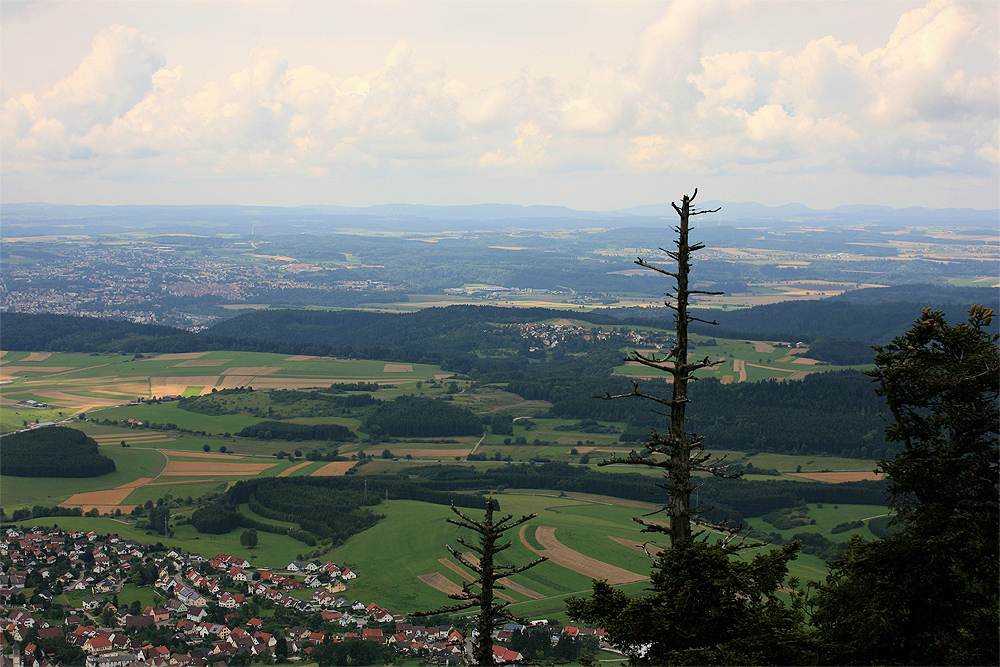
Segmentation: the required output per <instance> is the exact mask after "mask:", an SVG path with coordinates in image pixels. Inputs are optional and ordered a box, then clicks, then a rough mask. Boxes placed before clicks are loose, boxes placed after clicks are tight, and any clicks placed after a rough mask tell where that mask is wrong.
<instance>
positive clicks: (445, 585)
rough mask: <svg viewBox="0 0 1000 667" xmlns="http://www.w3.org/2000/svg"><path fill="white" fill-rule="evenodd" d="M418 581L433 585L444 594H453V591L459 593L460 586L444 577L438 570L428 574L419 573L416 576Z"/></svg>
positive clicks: (460, 590)
mask: <svg viewBox="0 0 1000 667" xmlns="http://www.w3.org/2000/svg"><path fill="white" fill-rule="evenodd" d="M417 579H419V580H420V581H422V582H424V583H425V584H427V585H428V586H433V587H434V588H436V589H438V590H439V591H441V592H442V593H444V594H445V595H454V594H455V593H461V592H462V587H461V586H459V585H458V584H456V583H454V582H453V581H451V580H450V579H448V578H447V577H445V576H444V575H443V574H441V573H440V572H432V573H430V574H421V575H420V576H418V577H417Z"/></svg>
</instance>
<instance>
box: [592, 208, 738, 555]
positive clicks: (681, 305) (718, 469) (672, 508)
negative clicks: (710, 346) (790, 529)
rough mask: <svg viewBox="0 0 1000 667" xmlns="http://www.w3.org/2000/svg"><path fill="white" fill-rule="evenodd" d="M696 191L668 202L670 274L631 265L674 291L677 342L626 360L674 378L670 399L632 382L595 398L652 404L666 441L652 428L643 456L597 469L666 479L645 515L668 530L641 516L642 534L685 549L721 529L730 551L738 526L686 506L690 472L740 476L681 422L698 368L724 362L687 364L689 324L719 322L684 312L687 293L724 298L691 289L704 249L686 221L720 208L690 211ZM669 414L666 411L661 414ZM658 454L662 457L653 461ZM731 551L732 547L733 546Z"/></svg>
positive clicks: (672, 304)
mask: <svg viewBox="0 0 1000 667" xmlns="http://www.w3.org/2000/svg"><path fill="white" fill-rule="evenodd" d="M697 196H698V190H697V189H695V191H694V194H693V195H691V196H690V197H689V196H688V195H684V198H683V199H681V205H680V206H678V205H677V204H675V203H671V206H673V207H674V210H675V211H677V215H678V216H679V217H680V222H679V224H678V225H677V226H676V227H673V230H674V231H675V232H676V233H677V239H676V240H675V241H674V245H675V246H676V250H666V249H664V248H660V250H662V251H663V252H664V253H666V255H667V256H668V257H669V258H670V259H672V260H674V262H675V263H676V269H675V270H668V269H666V268H663V267H662V266H658V265H656V264H652V263H650V262H648V261H646V260H645V259H643V258H642V257H639V258H638V259H637V260H636V262H635V263H636V264H638V265H639V266H642V267H645V268H647V269H652V270H653V271H656V272H657V273H662V274H663V275H665V276H669V277H671V278H673V279H674V281H675V285H674V292H673V293H669V292H668V293H667V294H666V297H667V300H666V301H665V302H664V304H665V305H666V306H667V307H668V308H670V309H672V310H673V311H674V322H675V329H676V342H675V343H674V345H673V347H672V348H671V350H670V351H669V352H668V353H667V354H666V355H660V356H657V354H656V353H649V354H645V353H642V352H638V351H636V350H631V351H630V352H629V354H628V356H627V357H626V358H625V360H626V361H634V362H637V363H639V364H642V365H643V366H648V367H649V368H655V369H658V370H661V371H664V372H666V373H669V374H670V375H672V376H673V385H672V393H671V396H670V398H665V397H662V396H655V395H653V394H649V393H646V392H644V391H641V390H640V389H639V384H638V383H637V382H635V381H634V380H633V382H632V391H630V392H629V393H627V394H619V395H616V396H613V395H611V394H610V393H607V394H605V395H604V396H599V397H598V398H602V399H604V400H614V399H619V398H627V397H639V398H643V399H646V400H649V401H653V402H654V403H657V404H658V405H659V406H662V408H660V409H657V408H654V409H653V412H655V413H656V414H658V415H662V416H667V417H669V418H670V425H669V427H668V430H667V434H666V436H662V435H660V434H659V433H658V432H657V431H656V430H655V429H651V430H650V436H649V441H648V442H647V444H646V449H648V450H649V452H650V454H649V455H648V456H645V457H643V456H637V455H632V456H629V457H625V458H619V457H614V458H611V459H608V460H606V461H602V462H601V464H600V465H611V464H613V463H631V464H641V465H646V466H652V467H656V468H661V469H663V471H664V473H665V475H666V477H667V480H666V482H665V483H659V484H657V486H658V487H659V488H661V489H664V490H665V491H666V492H667V504H666V506H665V507H663V508H661V509H659V510H657V511H656V512H653V513H651V514H647V515H645V517H649V516H652V515H655V514H664V515H666V517H667V518H668V519H669V524H668V525H663V524H662V523H658V522H655V521H652V520H648V519H646V518H644V517H635V518H634V520H635V521H637V522H638V523H640V524H642V525H643V526H644V528H643V532H657V533H665V534H666V535H668V536H669V538H670V544H671V546H678V545H681V544H688V543H690V542H692V541H693V540H694V539H695V538H697V537H698V536H699V535H701V534H702V533H704V532H705V529H707V528H712V529H715V530H721V531H722V532H723V533H724V534H725V535H726V537H725V538H724V539H723V544H724V546H727V547H729V546H730V544H731V542H732V540H733V539H734V538H735V537H736V535H737V534H738V532H739V530H740V529H741V528H742V526H739V527H736V528H733V527H726V526H723V525H718V524H713V523H711V522H709V521H708V520H707V519H705V518H704V517H703V516H702V514H703V513H704V512H706V511H708V509H711V508H707V509H702V508H699V507H692V506H691V496H692V494H693V493H694V491H695V490H696V489H697V487H696V486H693V485H692V477H691V473H692V472H694V471H703V472H708V473H710V474H712V475H714V476H716V477H724V478H734V477H739V475H740V474H742V473H737V474H729V473H727V472H726V470H727V469H728V468H729V466H728V465H727V464H725V463H724V460H725V456H723V457H721V458H715V457H713V456H712V455H711V454H710V453H709V452H708V451H706V449H705V446H704V445H703V444H702V436H699V435H696V434H694V433H689V432H688V431H687V430H686V428H685V418H686V414H685V413H686V410H687V404H688V403H689V402H690V399H689V398H688V385H689V384H690V383H691V382H694V381H695V380H696V379H697V378H696V377H695V376H694V373H695V371H697V370H699V369H702V368H712V367H714V366H718V365H720V364H722V363H723V361H724V360H722V359H717V360H711V359H709V358H708V357H704V358H702V359H698V360H693V361H692V360H689V359H688V325H689V324H690V323H692V322H703V323H705V324H718V322H714V321H708V320H703V319H701V318H698V317H695V316H693V315H690V314H689V313H688V306H689V304H690V299H691V295H692V294H723V292H708V291H704V290H695V289H691V287H690V272H691V253H693V252H696V251H698V250H701V249H702V248H704V247H705V246H704V244H701V243H695V244H691V243H690V242H689V240H688V235H689V232H690V231H691V227H690V220H691V218H692V217H694V216H697V215H703V214H705V213H715V212H717V211H719V210H720V209H717V208H716V209H711V210H698V209H696V208H694V207H693V206H692V202H694V199H695V197H697ZM663 409H669V412H665V411H662V410H663ZM656 454H660V455H662V456H663V457H664V458H656V457H655V455H656ZM693 525H694V526H700V527H701V530H697V531H696V530H694V529H693V528H692V526H693ZM733 548H735V547H733Z"/></svg>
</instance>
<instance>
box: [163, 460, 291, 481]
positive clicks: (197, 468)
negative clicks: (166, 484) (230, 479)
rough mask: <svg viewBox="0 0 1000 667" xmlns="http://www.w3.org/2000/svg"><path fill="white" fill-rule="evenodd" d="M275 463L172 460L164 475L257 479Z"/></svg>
mask: <svg viewBox="0 0 1000 667" xmlns="http://www.w3.org/2000/svg"><path fill="white" fill-rule="evenodd" d="M274 465H275V464H274V463H232V462H229V461H178V460H177V459H174V458H171V459H170V463H168V464H167V469H166V470H164V471H163V474H164V475H174V476H201V477H205V476H217V475H227V476H229V475H231V476H237V477H256V476H257V475H259V474H260V473H262V472H263V471H265V470H267V469H268V468H272V467H274Z"/></svg>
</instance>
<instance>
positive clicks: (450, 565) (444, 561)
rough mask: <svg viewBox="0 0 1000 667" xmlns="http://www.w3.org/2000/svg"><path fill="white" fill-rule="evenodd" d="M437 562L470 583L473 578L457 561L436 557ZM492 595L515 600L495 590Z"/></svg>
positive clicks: (509, 600) (511, 600)
mask: <svg viewBox="0 0 1000 667" xmlns="http://www.w3.org/2000/svg"><path fill="white" fill-rule="evenodd" d="M438 562H439V563H441V564H442V565H444V566H445V567H446V568H448V569H449V570H451V571H452V572H454V573H455V574H457V575H458V576H460V577H462V578H463V579H465V580H466V581H468V582H469V583H472V582H473V581H474V580H475V577H473V576H472V575H471V574H469V573H468V571H467V570H465V569H464V568H462V566H461V565H459V564H458V563H455V562H452V561H450V560H448V559H447V558H438ZM493 595H495V596H497V597H498V598H500V599H501V600H506V601H507V602H515V600H514V598H512V597H511V596H509V595H505V594H503V593H501V592H499V591H497V590H494V591H493Z"/></svg>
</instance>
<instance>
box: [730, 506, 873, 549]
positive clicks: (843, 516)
mask: <svg viewBox="0 0 1000 667" xmlns="http://www.w3.org/2000/svg"><path fill="white" fill-rule="evenodd" d="M820 505H822V506H820ZM806 507H808V508H809V518H810V519H815V520H816V524H815V525H811V524H810V525H806V526H798V527H796V528H789V529H787V530H778V529H777V528H775V527H774V526H772V525H771V524H770V523H768V522H767V521H764V519H762V518H760V517H754V518H752V519H747V523H748V524H749V525H750V526H751V527H752V528H754V529H756V530H761V531H764V532H766V533H772V532H774V533H779V534H780V535H781V536H782V537H783V538H784V539H786V540H789V541H790V540H791V539H792V537H793V535H795V534H796V533H820V534H822V535H824V536H826V538H827V539H828V540H830V541H832V542H846V541H847V540H848V539H850V537H851V535H853V534H854V533H858V534H860V535H861V536H862V537H863V538H865V539H866V540H872V539H875V537H876V536H875V535H873V534H872V533H871V531H869V530H868V526H867V521H865V520H866V519H874V518H875V517H877V516H884V515H885V514H886V513H887V512H888V510H887V509H886V508H885V507H884V506H882V505H833V504H829V503H820V504H819V505H817V504H810V505H807V506H806ZM851 521H865V523H866V525H865V527H864V528H856V529H853V530H846V531H844V532H841V533H831V532H830V530H831V529H832V528H833V527H834V526H836V525H838V524H841V523H848V522H851Z"/></svg>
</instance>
